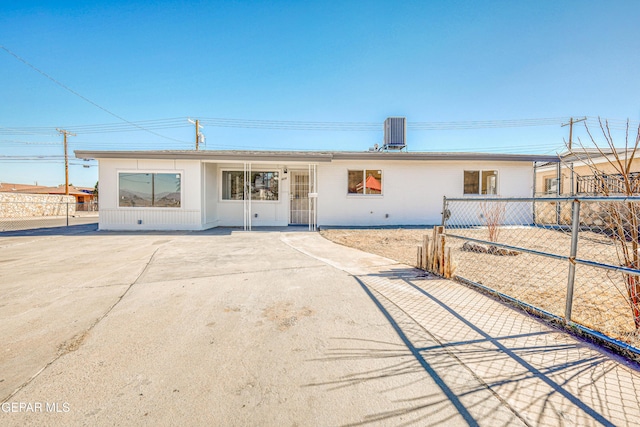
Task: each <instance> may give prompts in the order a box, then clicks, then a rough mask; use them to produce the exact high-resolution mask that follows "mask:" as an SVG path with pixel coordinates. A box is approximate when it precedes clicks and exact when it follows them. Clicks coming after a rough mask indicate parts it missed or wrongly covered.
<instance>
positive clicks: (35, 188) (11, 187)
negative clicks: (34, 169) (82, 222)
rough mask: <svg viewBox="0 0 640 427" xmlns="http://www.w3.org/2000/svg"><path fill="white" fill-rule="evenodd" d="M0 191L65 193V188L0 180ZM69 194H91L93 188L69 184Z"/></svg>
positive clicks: (62, 186)
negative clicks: (0, 181)
mask: <svg viewBox="0 0 640 427" xmlns="http://www.w3.org/2000/svg"><path fill="white" fill-rule="evenodd" d="M0 192H2V193H26V194H65V189H64V185H59V186H57V187H46V186H43V185H30V184H13V183H7V182H2V183H0ZM69 194H70V195H77V196H82V195H88V194H93V188H89V187H75V186H73V185H70V186H69Z"/></svg>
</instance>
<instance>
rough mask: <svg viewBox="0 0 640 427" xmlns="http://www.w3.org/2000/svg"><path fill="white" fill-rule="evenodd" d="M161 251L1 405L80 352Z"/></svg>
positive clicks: (152, 256)
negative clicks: (107, 304) (100, 311)
mask: <svg viewBox="0 0 640 427" xmlns="http://www.w3.org/2000/svg"><path fill="white" fill-rule="evenodd" d="M159 249H160V248H157V249H156V250H155V251H154V252H153V253H152V254H151V257H149V261H147V264H146V265H145V266H144V268H143V269H142V271H141V272H140V274H138V277H136V279H135V280H134V281H133V282H131V283H130V284H129V286H127V289H125V291H124V292H123V293H122V295H120V296H119V297H118V299H117V300H116V302H114V303H113V304H112V305H111V307H109V308H108V309H107V311H105V312H104V314H102V316H100V317H98V318H97V319H96V320H95V321H94V322H93V323H92V324H91V325H90V326H89V327H88V328H87V329H85V330H84V331H82V332H80V333H79V334H76V335H75V336H74V337H73V338H71V339H70V340H68V341H65V342H63V343H62V344H60V345H59V346H58V353H57V354H56V356H55V357H54V358H53V359H51V360H50V361H49V362H47V363H46V364H45V365H44V366H43V367H42V368H40V370H39V371H38V372H36V373H35V374H34V375H32V376H31V378H29V379H28V380H27V381H25V382H24V383H22V384H21V385H20V386H19V387H18V388H16V389H15V390H14V391H13V393H11V394H9V395H8V396H7V397H5V398H4V399H2V401H1V402H0V403H4V402H8V401H9V399H11V398H12V397H13V396H15V395H16V394H18V393H19V392H20V391H22V390H23V389H24V388H25V387H27V386H28V385H29V384H31V383H32V382H33V380H35V379H36V378H38V376H40V374H41V373H43V372H44V371H45V370H46V369H47V368H48V367H49V366H51V365H53V364H54V363H55V362H56V361H58V359H60V358H61V357H62V356H64V355H66V354H69V353H71V352H73V351H76V350H78V349H79V348H80V347H81V346H82V344H83V343H84V341H85V340H86V338H87V337H88V336H89V332H91V330H92V329H93V328H95V327H96V326H97V325H98V324H99V323H100V322H101V321H102V320H103V319H104V318H105V317H107V316H108V315H109V313H111V311H113V309H114V308H115V307H116V306H117V305H118V304H119V303H120V302H121V301H122V299H123V298H124V297H125V296H126V295H127V293H129V291H130V290H131V288H132V287H133V285H135V284H137V283H138V281H139V280H140V278H141V277H142V276H143V275H144V273H145V272H146V271H147V270H148V268H149V266H150V265H151V262H152V261H153V258H154V257H155V256H156V253H157V252H158V250H159Z"/></svg>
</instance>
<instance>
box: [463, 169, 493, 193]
mask: <svg viewBox="0 0 640 427" xmlns="http://www.w3.org/2000/svg"><path fill="white" fill-rule="evenodd" d="M464 194H487V195H496V194H498V171H464Z"/></svg>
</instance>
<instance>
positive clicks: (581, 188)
mask: <svg viewBox="0 0 640 427" xmlns="http://www.w3.org/2000/svg"><path fill="white" fill-rule="evenodd" d="M631 153H632V151H631V150H628V151H627V152H626V153H625V150H624V149H619V150H617V154H618V156H619V157H620V158H621V159H622V160H623V161H624V159H625V155H626V156H630V155H631ZM603 154H604V155H603ZM609 161H613V162H615V157H614V154H613V151H612V150H611V149H607V150H602V153H600V152H599V151H598V150H597V149H595V148H588V149H579V150H574V151H572V152H565V153H562V154H560V162H559V163H558V162H554V163H550V164H547V165H542V166H539V167H537V168H536V194H537V195H549V196H554V195H561V196H570V195H593V196H595V195H602V194H604V191H603V180H604V181H606V186H607V188H608V189H609V192H610V193H612V194H614V193H621V192H622V191H623V189H622V187H621V186H620V183H621V177H620V175H619V174H618V173H617V172H616V170H615V169H614V167H613V166H612V165H611V164H610V163H609ZM594 170H597V173H599V174H600V176H599V177H598V176H596V174H595V173H594ZM631 172H633V173H639V172H640V158H639V159H634V160H633V161H632V163H631ZM558 176H560V178H558ZM616 189H618V191H616ZM612 190H613V191H612Z"/></svg>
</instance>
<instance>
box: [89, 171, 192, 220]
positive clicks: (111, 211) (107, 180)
mask: <svg viewBox="0 0 640 427" xmlns="http://www.w3.org/2000/svg"><path fill="white" fill-rule="evenodd" d="M99 169H100V172H99V176H100V178H99V179H100V180H99V186H100V191H99V192H100V222H99V228H100V230H200V229H202V228H203V221H202V200H201V193H202V191H201V188H202V185H201V183H202V179H201V163H200V161H199V160H143V159H140V160H136V159H100V160H99ZM119 172H141V173H142V172H153V173H174V172H175V173H180V174H181V179H180V186H181V203H180V207H179V208H149V207H147V208H136V207H120V206H119V204H118V197H119V196H118V189H119V187H118V185H119V183H118V173H119ZM138 221H141V223H140V224H138Z"/></svg>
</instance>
